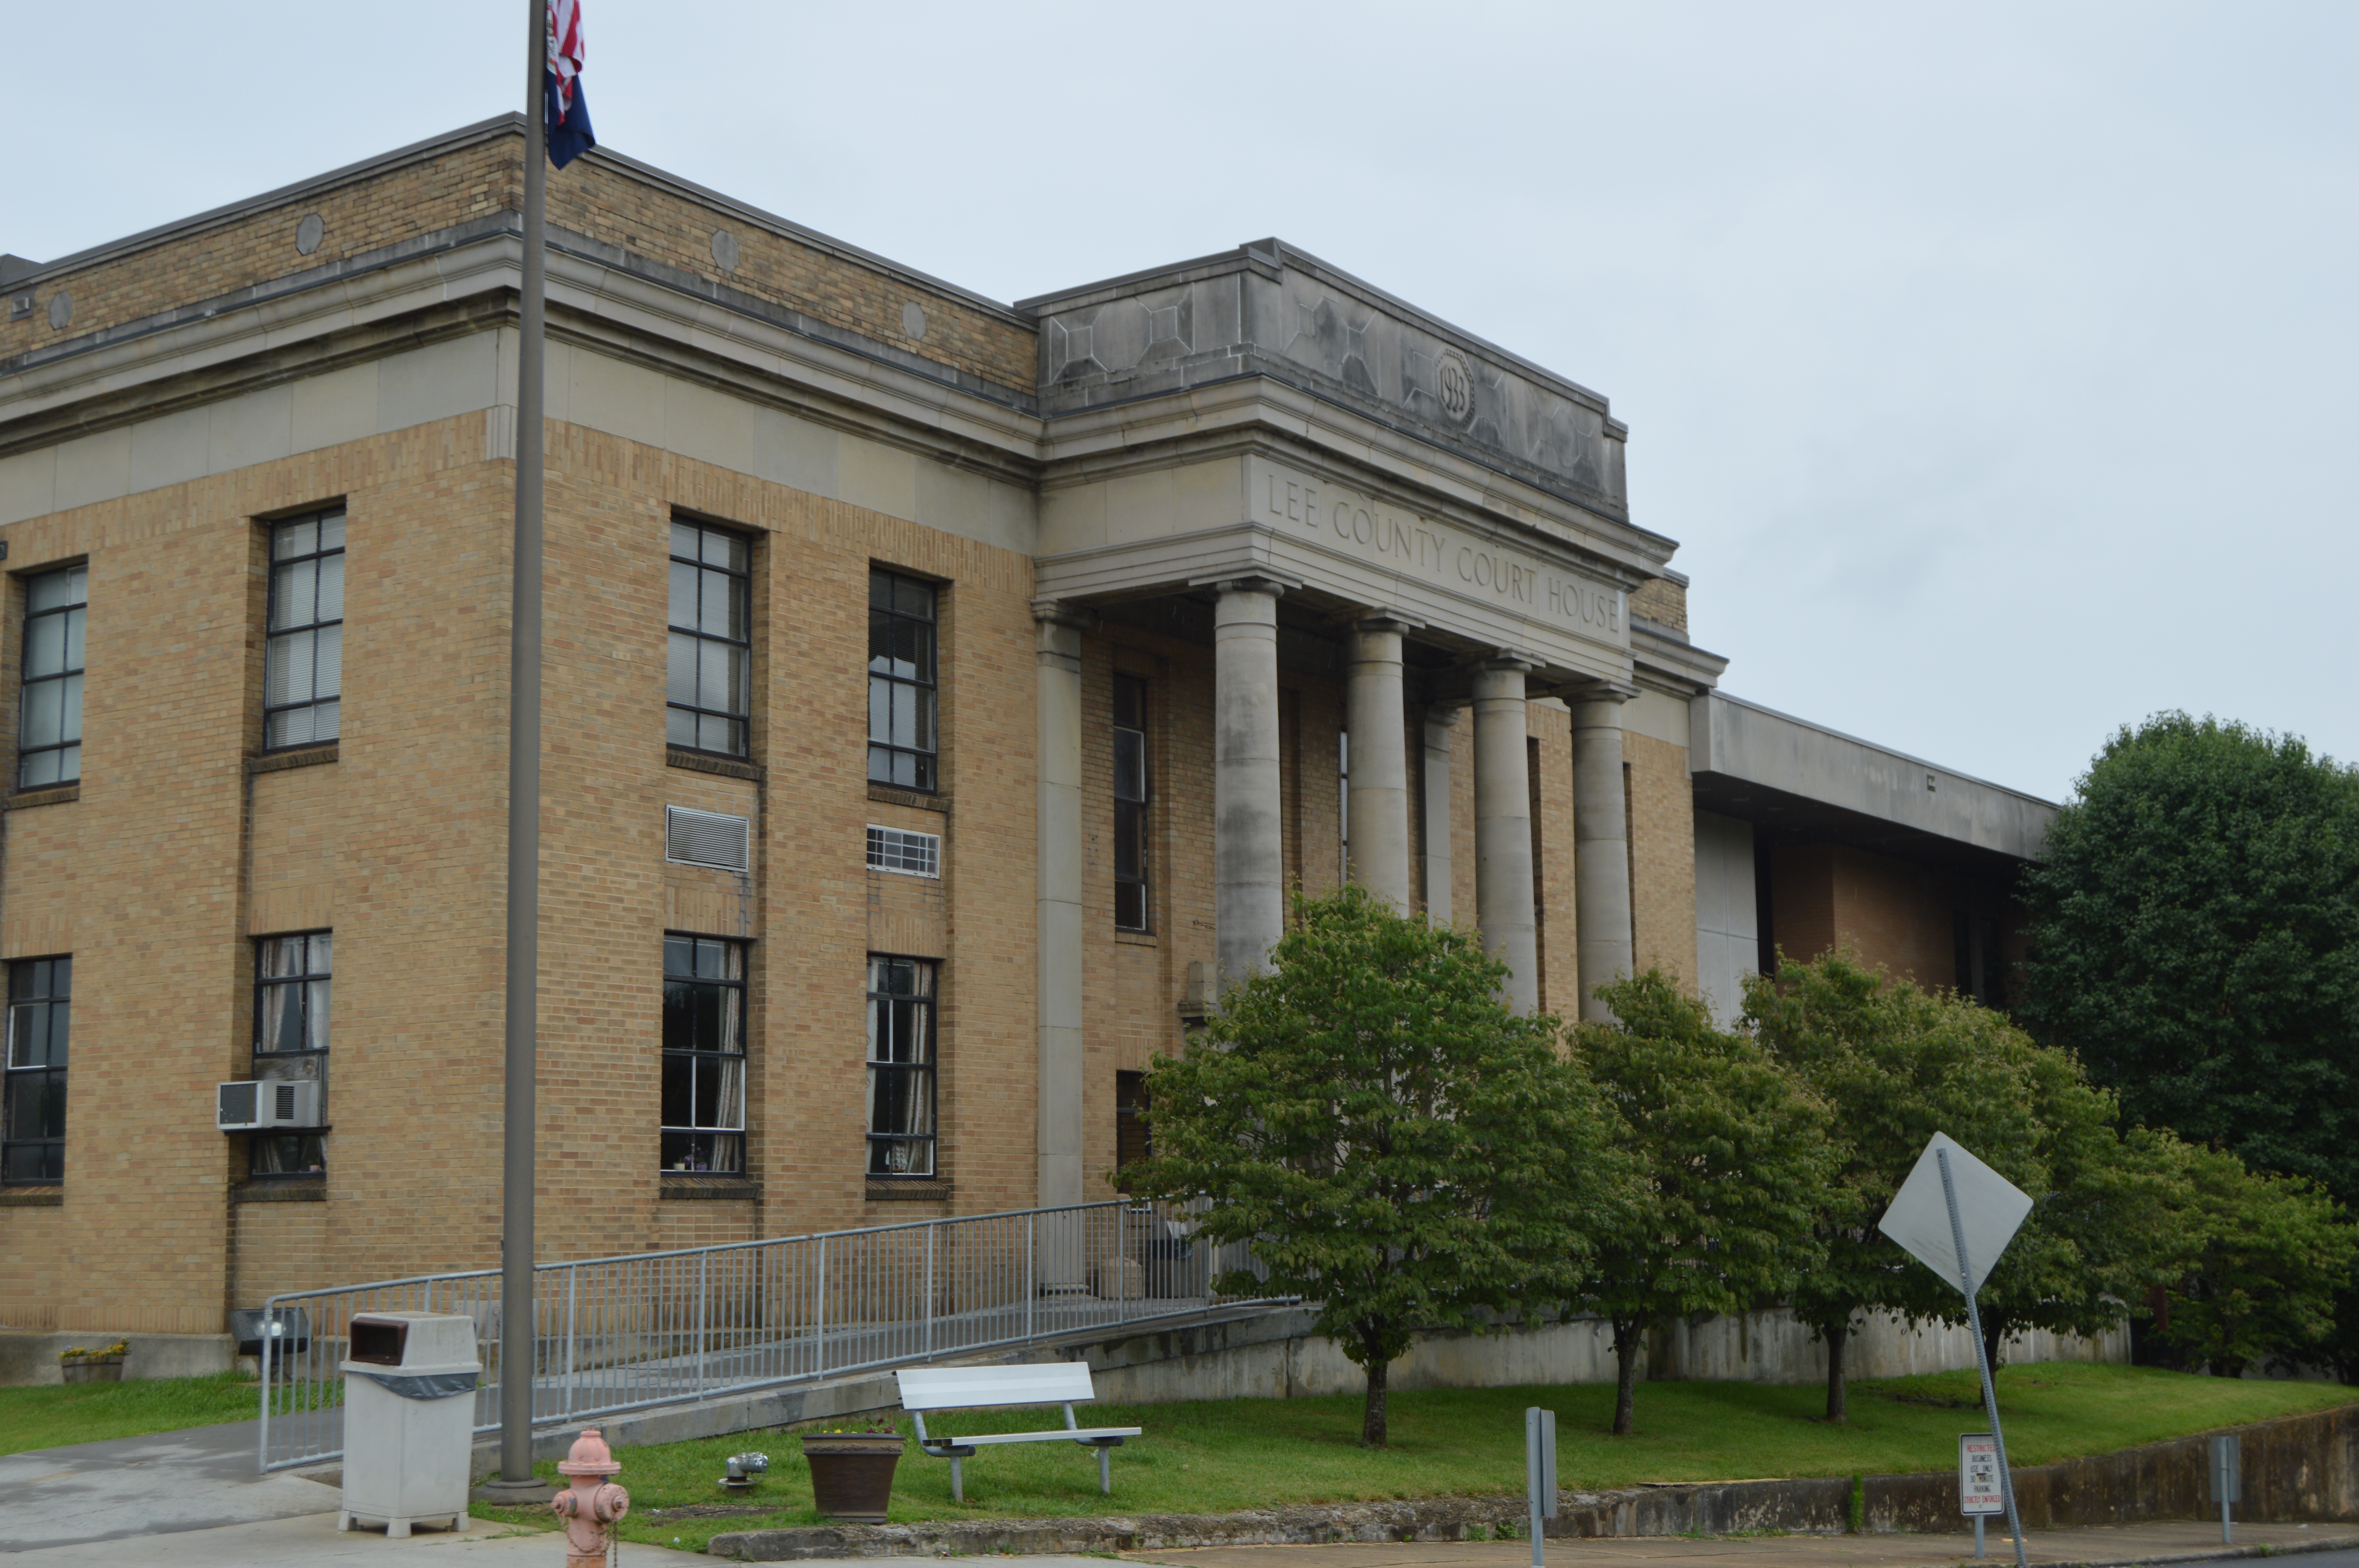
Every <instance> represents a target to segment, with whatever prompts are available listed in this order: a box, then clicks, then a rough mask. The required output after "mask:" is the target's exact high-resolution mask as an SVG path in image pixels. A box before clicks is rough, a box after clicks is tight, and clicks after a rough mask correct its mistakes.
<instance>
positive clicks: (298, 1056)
mask: <svg viewBox="0 0 2359 1568" xmlns="http://www.w3.org/2000/svg"><path fill="white" fill-rule="evenodd" d="M254 946H255V955H254V957H255V964H254V1076H255V1077H257V1078H265V1079H277V1080H281V1081H283V1080H285V1079H288V1078H309V1079H310V1080H311V1081H312V1082H314V1083H316V1084H318V1085H319V1086H320V1112H321V1114H320V1119H321V1120H322V1121H325V1120H326V1119H327V1102H328V991H329V986H330V983H331V979H332V976H333V973H334V970H335V937H334V936H333V935H332V934H331V933H329V932H325V931H306V932H304V933H302V934H301V935H295V936H265V937H263V938H262V939H261V940H260V941H258V942H256V943H255V945H254ZM327 1168H328V1152H327V1140H326V1139H324V1138H322V1137H321V1135H320V1134H319V1133H317V1132H257V1133H255V1135H254V1160H253V1172H254V1173H255V1175H257V1176H295V1175H302V1174H304V1173H308V1172H314V1171H324V1170H326V1169H327Z"/></svg>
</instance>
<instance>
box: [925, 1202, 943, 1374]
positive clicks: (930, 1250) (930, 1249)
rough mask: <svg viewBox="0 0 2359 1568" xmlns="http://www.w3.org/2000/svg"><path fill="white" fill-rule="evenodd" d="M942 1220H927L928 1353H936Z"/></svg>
mask: <svg viewBox="0 0 2359 1568" xmlns="http://www.w3.org/2000/svg"><path fill="white" fill-rule="evenodd" d="M940 1229H941V1221H940V1220H928V1221H927V1222H926V1354H927V1355H929V1356H931V1355H932V1354H933V1353H934V1234H935V1232H937V1231H939V1230H940Z"/></svg>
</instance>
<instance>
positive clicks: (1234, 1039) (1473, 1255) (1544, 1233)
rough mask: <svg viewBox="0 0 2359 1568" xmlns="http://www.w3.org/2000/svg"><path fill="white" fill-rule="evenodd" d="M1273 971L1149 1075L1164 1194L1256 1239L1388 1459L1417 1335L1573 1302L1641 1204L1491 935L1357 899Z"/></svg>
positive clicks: (1214, 1231) (1283, 950)
mask: <svg viewBox="0 0 2359 1568" xmlns="http://www.w3.org/2000/svg"><path fill="white" fill-rule="evenodd" d="M1295 913H1296V916H1297V918H1296V920H1295V923H1294V926H1293V929H1291V930H1290V931H1289V932H1288V934H1287V935H1286V936H1285V937H1284V938H1282V939H1281V940H1280V941H1279V942H1278V944H1277V947H1276V948H1275V949H1274V950H1273V952H1272V953H1271V955H1270V966H1269V968H1267V969H1266V970H1265V971H1263V972H1262V973H1260V974H1257V975H1256V976H1255V977H1254V978H1253V979H1250V980H1248V981H1246V982H1245V984H1244V985H1242V986H1240V987H1238V988H1237V989H1234V990H1233V991H1232V992H1230V993H1229V996H1228V997H1227V999H1226V1000H1225V1002H1224V1003H1223V1007H1222V1009H1221V1010H1220V1011H1218V1012H1216V1013H1215V1014H1214V1015H1213V1016H1212V1021H1211V1023H1210V1026H1209V1027H1208V1028H1207V1029H1206V1030H1205V1031H1204V1032H1203V1036H1202V1038H1201V1039H1200V1040H1199V1041H1197V1042H1196V1043H1194V1044H1191V1045H1190V1048H1189V1050H1188V1052H1187V1054H1185V1055H1183V1056H1179V1057H1170V1058H1166V1059H1164V1060H1162V1061H1160V1062H1158V1063H1157V1064H1156V1065H1155V1066H1154V1068H1153V1069H1152V1071H1151V1074H1150V1076H1149V1080H1148V1081H1149V1088H1150V1095H1151V1104H1152V1106H1153V1109H1152V1110H1151V1111H1150V1112H1149V1116H1150V1124H1151V1126H1152V1127H1153V1130H1154V1134H1155V1153H1154V1156H1153V1157H1152V1158H1151V1159H1148V1160H1146V1161H1142V1162H1138V1163H1136V1164H1134V1165H1131V1166H1128V1167H1125V1170H1124V1172H1123V1173H1122V1176H1123V1179H1124V1180H1125V1182H1126V1183H1128V1184H1130V1185H1131V1187H1132V1189H1133V1190H1134V1191H1136V1192H1138V1193H1140V1194H1143V1195H1154V1196H1161V1197H1167V1198H1190V1197H1195V1196H1198V1195H1202V1196H1205V1197H1207V1198H1208V1199H1209V1200H1210V1208H1209V1210H1208V1212H1206V1213H1205V1215H1204V1216H1203V1223H1202V1229H1201V1234H1202V1235H1204V1236H1205V1237H1206V1238H1209V1239H1212V1240H1214V1241H1250V1242H1251V1243H1252V1244H1253V1252H1254V1257H1255V1259H1256V1261H1257V1263H1258V1264H1259V1265H1260V1267H1261V1268H1262V1269H1263V1270H1266V1277H1265V1278H1260V1279H1256V1278H1254V1277H1252V1276H1244V1275H1240V1276H1232V1277H1230V1278H1228V1279H1227V1280H1225V1281H1224V1282H1223V1288H1226V1289H1253V1290H1256V1291H1271V1292H1283V1293H1289V1294H1299V1295H1300V1296H1301V1297H1302V1298H1303V1299H1305V1300H1306V1301H1310V1302H1315V1303H1318V1307H1319V1317H1318V1321H1317V1325H1316V1329H1317V1332H1318V1333H1320V1334H1321V1335H1323V1336H1326V1337H1328V1338H1329V1339H1332V1341H1334V1343H1335V1344H1336V1345H1337V1346H1339V1347H1340V1348H1341V1349H1342V1350H1343V1354H1344V1355H1346V1356H1348V1357H1351V1359H1352V1360H1353V1362H1355V1363H1357V1364H1358V1365H1359V1366H1360V1367H1361V1368H1364V1370H1365V1372H1366V1374H1367V1400H1366V1406H1365V1410H1364V1415H1363V1418H1362V1422H1361V1436H1362V1440H1363V1441H1364V1442H1365V1443H1368V1444H1374V1445H1381V1444H1384V1442H1385V1440H1386V1425H1385V1389H1386V1371H1387V1368H1389V1367H1390V1365H1391V1363H1392V1362H1393V1360H1394V1359H1395V1358H1396V1357H1398V1356H1399V1355H1400V1354H1401V1353H1402V1352H1403V1351H1404V1350H1406V1349H1408V1345H1409V1336H1410V1335H1411V1333H1412V1331H1413V1330H1415V1329H1418V1328H1420V1327H1427V1326H1440V1325H1455V1326H1472V1327H1474V1328H1476V1329H1478V1330H1479V1329H1481V1328H1482V1327H1484V1325H1485V1323H1486V1321H1487V1320H1488V1318H1489V1317H1490V1315H1491V1314H1509V1313H1515V1312H1518V1311H1522V1310H1525V1309H1527V1308H1529V1307H1535V1306H1540V1305H1553V1304H1555V1303H1560V1302H1562V1301H1564V1300H1566V1299H1568V1298H1570V1297H1571V1295H1572V1293H1573V1292H1574V1289H1575V1287H1576V1286H1577V1284H1578V1282H1579V1279H1580V1276H1581V1274H1582V1271H1583V1270H1584V1269H1585V1267H1586V1265H1587V1262H1588V1258H1589V1253H1590V1250H1591V1246H1590V1241H1589V1238H1590V1235H1591V1234H1592V1232H1593V1230H1595V1229H1596V1228H1597V1227H1598V1224H1599V1221H1600V1220H1601V1218H1603V1217H1606V1216H1607V1215H1608V1214H1610V1212H1611V1210H1612V1209H1613V1208H1614V1206H1616V1205H1618V1204H1619V1203H1620V1202H1622V1201H1625V1190H1626V1186H1627V1183H1626V1180H1625V1178H1624V1177H1623V1176H1622V1175H1621V1174H1620V1173H1619V1172H1618V1161H1617V1156H1616V1155H1615V1153H1614V1150H1613V1149H1612V1147H1611V1144H1610V1141H1609V1139H1608V1137H1607V1133H1606V1118H1605V1116H1604V1114H1603V1110H1602V1108H1600V1107H1599V1105H1598V1104H1597V1099H1596V1094H1595V1091H1594V1090H1593V1089H1592V1088H1591V1087H1590V1086H1589V1085H1588V1084H1587V1082H1586V1081H1585V1080H1584V1079H1583V1077H1582V1074H1581V1072H1580V1070H1579V1068H1578V1067H1577V1066H1576V1065H1574V1064H1572V1063H1571V1062H1568V1061H1566V1060H1565V1059H1563V1058H1562V1057H1561V1056H1560V1055H1559V1054H1558V1051H1557V1041H1558V1038H1559V1036H1560V1033H1561V1026H1560V1024H1559V1023H1558V1022H1557V1021H1555V1020H1554V1019H1551V1018H1548V1017H1526V1018H1519V1017H1517V1016H1515V1015H1513V1014H1511V1013H1510V1012H1509V1011H1507V1009H1506V1007H1505V1006H1503V1005H1502V1004H1501V1003H1500V1001H1499V1000H1497V994H1496V993H1497V989H1498V986H1499V983H1500V981H1501V979H1503V978H1504V977H1505V975H1506V966H1504V965H1503V964H1501V963H1499V962H1498V961H1497V960H1496V959H1494V958H1492V957H1489V956H1488V955H1486V954H1485V953H1484V952H1483V950H1482V947H1481V946H1480V944H1479V942H1478V941H1477V939H1476V938H1475V937H1474V936H1473V935H1472V934H1470V933H1468V932H1464V931H1461V930H1457V929H1454V928H1450V927H1442V926H1435V925H1430V924H1428V923H1427V922H1426V921H1424V920H1423V919H1406V918H1403V917H1402V916H1400V915H1398V914H1394V913H1393V912H1392V910H1391V909H1389V908H1388V907H1386V905H1385V904H1383V903H1380V902H1379V901H1377V900H1375V898H1372V897H1371V896H1369V895H1368V894H1367V893H1366V892H1364V890H1362V889H1360V888H1358V887H1355V886H1346V887H1345V888H1344V889H1343V891H1342V892H1338V893H1336V894H1334V895H1333V896H1332V897H1328V898H1322V899H1316V900H1297V901H1296V905H1295Z"/></svg>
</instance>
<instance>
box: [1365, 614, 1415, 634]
mask: <svg viewBox="0 0 2359 1568" xmlns="http://www.w3.org/2000/svg"><path fill="white" fill-rule="evenodd" d="M1351 624H1352V630H1353V631H1354V632H1390V633H1393V634H1395V635H1396V636H1402V637H1405V636H1407V635H1408V634H1409V633H1411V632H1422V631H1424V630H1425V622H1422V621H1419V619H1418V618H1417V617H1415V616H1414V615H1404V614H1402V613H1401V612H1400V611H1397V610H1365V611H1360V612H1359V613H1358V614H1356V615H1353V617H1352V621H1351Z"/></svg>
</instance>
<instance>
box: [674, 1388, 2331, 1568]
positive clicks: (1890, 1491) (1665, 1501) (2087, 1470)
mask: <svg viewBox="0 0 2359 1568" xmlns="http://www.w3.org/2000/svg"><path fill="white" fill-rule="evenodd" d="M2230 1430H2233V1431H2234V1432H2236V1433H2238V1434H2239V1435H2240V1436H2241V1437H2242V1438H2243V1439H2244V1474H2245V1500H2244V1501H2243V1502H2242V1503H2240V1504H2239V1505H2238V1506H2237V1509H2236V1517H2237V1518H2239V1519H2246V1520H2251V1521H2256V1522H2258V1521H2283V1522H2292V1521H2295V1520H2311V1521H2337V1522H2346V1523H2347V1522H2354V1521H2359V1405H2346V1406H2344V1407H2343V1408H2341V1409H2339V1410H2332V1411H2319V1412H2317V1413H2315V1414H2311V1415H2300V1416H2287V1417H2284V1418H2282V1419H2280V1420H2277V1421H2270V1422H2259V1423H2258V1424H2256V1425H2253V1426H2245V1427H2237V1428H2232V1429H2230ZM2208 1444H2209V1434H2202V1435H2198V1436H2193V1437H2180V1438H2173V1439H2171V1440H2169V1441H2168V1442H2164V1443H2151V1444H2146V1445H2145V1446H2143V1447H2140V1448H2131V1449H2125V1450H2123V1451H2122V1452H2120V1453H2117V1454H2097V1455H2094V1456H2093V1457H2091V1458H2086V1459H2068V1460H2064V1461H2061V1462H2060V1463H2058V1464H2054V1465H2034V1466H2030V1467H2027V1468H2023V1469H2018V1470H2017V1471H2016V1473H2015V1487H2016V1499H2017V1507H2018V1509H2020V1510H2021V1513H2022V1516H2023V1527H2024V1531H2025V1534H2026V1535H2027V1536H2029V1535H2030V1534H2032V1533H2033V1532H2035V1531H2038V1530H2049V1529H2056V1528H2060V1527H2063V1526H2072V1525H2106V1524H2130V1523H2136V1522H2139V1521H2143V1520H2147V1519H2198V1518H2208V1517H2211V1516H2212V1514H2213V1513H2214V1512H2215V1511H2216V1505H2214V1504H2212V1503H2211V1502H2210V1500H2209V1498H2207V1496H2206V1487H2205V1485H2204V1480H2203V1476H2204V1471H2205V1462H2206V1461H2205V1455H2206V1453H2207V1449H2208ZM1863 1488H1864V1493H1865V1499H1864V1500H1865V1503H1866V1512H1867V1526H1868V1529H1869V1530H1871V1531H1875V1532H1877V1533H1886V1532H1891V1531H1898V1530H1909V1531H1919V1530H1921V1531H1929V1532H1954V1531H1959V1530H1970V1529H1972V1528H1973V1526H1972V1524H1971V1522H1970V1521H1969V1520H1967V1519H1965V1518H1964V1517H1963V1516H1962V1515H1960V1514H1959V1512H1958V1479H1957V1474H1956V1472H1955V1471H1951V1470H1944V1471H1937V1472H1932V1473H1930V1474H1924V1475H1910V1476H1866V1477H1864V1481H1863ZM1851 1489H1852V1483H1851V1480H1850V1478H1849V1477H1847V1476H1828V1477H1823V1478H1818V1479H1806V1480H1790V1481H1729V1482H1721V1483H1705V1484H1701V1485H1696V1486H1668V1487H1628V1488H1625V1489H1623V1490H1619V1491H1609V1492H1564V1493H1560V1495H1559V1498H1558V1509H1559V1512H1560V1517H1559V1518H1557V1519H1552V1520H1550V1521H1549V1526H1548V1533H1549V1535H1551V1536H1564V1537H1594V1536H1634V1535H1681V1534H1689V1533H1695V1534H1702V1535H1727V1534H1733V1533H1735V1532H1737V1531H1748V1530H1780V1531H1787V1532H1791V1533H1795V1534H1821V1535H1832V1534H1841V1533H1843V1530H1844V1529H1845V1526H1846V1521H1847V1519H1848V1517H1849V1513H1850V1506H1851ZM1523 1519H1524V1500H1523V1498H1520V1497H1515V1496H1506V1497H1492V1498H1429V1499H1426V1500H1423V1501H1419V1502H1380V1503H1346V1504H1338V1505H1332V1506H1322V1507H1310V1506H1304V1507H1299V1508H1281V1509H1255V1510H1252V1511H1249V1512H1245V1513H1232V1514H1130V1515H1115V1516H1110V1517H1107V1518H1103V1519H974V1520H948V1521H943V1522H940V1523H927V1524H904V1525H812V1526H802V1527H798V1528H795V1529H789V1530H736V1531H731V1532H728V1533H724V1534H721V1535H716V1536H714V1537H713V1538H712V1544H711V1546H710V1547H709V1548H708V1549H707V1550H708V1551H710V1552H711V1553H712V1555H713V1556H715V1557H734V1558H737V1559H739V1560H741V1561H745V1562H758V1563H781V1562H794V1561H799V1560H804V1559H810V1558H822V1557H937V1556H948V1555H951V1554H964V1553H970V1552H1023V1553H1053V1554H1062V1553H1073V1552H1134V1551H1141V1550H1150V1549H1151V1550H1169V1549H1173V1548H1180V1547H1191V1546H1279V1545H1318V1544H1326V1543H1332V1542H1337V1541H1466V1540H1482V1539H1486V1538H1493V1537H1497V1536H1501V1535H1516V1534H1521V1533H1522V1531H1523Z"/></svg>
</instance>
